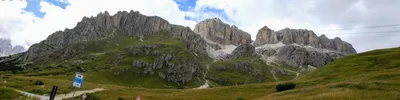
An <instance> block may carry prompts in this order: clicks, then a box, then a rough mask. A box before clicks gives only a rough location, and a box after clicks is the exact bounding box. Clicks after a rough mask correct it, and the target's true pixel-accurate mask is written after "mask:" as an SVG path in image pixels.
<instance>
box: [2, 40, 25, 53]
mask: <svg viewBox="0 0 400 100" xmlns="http://www.w3.org/2000/svg"><path fill="white" fill-rule="evenodd" d="M24 51H25V48H24V47H23V46H20V45H16V46H14V47H13V46H12V45H11V40H10V39H3V38H0V56H7V55H12V54H17V53H21V52H24Z"/></svg>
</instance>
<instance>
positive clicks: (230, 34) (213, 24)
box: [194, 18, 252, 46]
mask: <svg viewBox="0 0 400 100" xmlns="http://www.w3.org/2000/svg"><path fill="white" fill-rule="evenodd" d="M194 32H196V33H198V34H200V35H201V36H202V37H204V38H205V39H208V40H211V41H212V42H215V43H218V44H222V45H230V44H232V45H236V46H238V45H241V44H246V43H250V42H252V41H251V37H250V34H249V33H247V32H244V31H242V30H241V29H239V28H238V27H236V26H235V25H232V26H230V25H228V24H226V23H224V22H222V21H221V20H220V19H218V18H213V19H206V20H204V21H201V22H199V23H198V24H197V25H196V26H195V28H194Z"/></svg>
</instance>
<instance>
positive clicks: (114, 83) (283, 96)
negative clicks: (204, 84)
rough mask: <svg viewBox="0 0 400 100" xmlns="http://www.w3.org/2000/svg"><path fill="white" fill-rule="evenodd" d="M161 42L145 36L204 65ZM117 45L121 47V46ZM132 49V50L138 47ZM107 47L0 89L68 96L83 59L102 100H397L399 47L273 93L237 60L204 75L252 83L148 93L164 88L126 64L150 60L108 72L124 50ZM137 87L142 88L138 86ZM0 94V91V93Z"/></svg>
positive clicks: (353, 58) (339, 63)
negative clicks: (53, 90) (38, 83)
mask: <svg viewBox="0 0 400 100" xmlns="http://www.w3.org/2000/svg"><path fill="white" fill-rule="evenodd" d="M159 38H161V37H153V38H152V37H147V38H146V37H145V38H144V39H143V40H144V41H151V43H156V44H162V45H167V46H171V45H172V46H171V47H173V50H177V51H179V52H182V53H184V54H181V55H179V56H181V57H182V58H184V59H200V62H197V63H199V64H204V62H202V60H204V59H203V58H201V57H198V58H197V57H194V56H193V54H191V53H187V51H186V49H182V48H180V46H179V45H175V46H174V44H176V43H180V42H177V41H178V38H176V37H173V36H171V37H163V38H164V39H162V40H159ZM122 40H123V39H122ZM132 41H136V40H132ZM121 44H122V45H123V43H121ZM133 44H135V45H136V43H133ZM141 44H142V43H137V45H141ZM99 45H100V44H99ZM103 45H104V44H103ZM127 45H128V44H127ZM105 47H107V48H105V49H106V50H101V51H107V52H98V51H96V50H95V49H93V51H91V52H90V55H92V56H93V55H94V56H95V57H94V58H93V59H92V58H90V57H89V58H90V59H92V60H91V61H88V60H87V59H69V60H67V61H64V62H62V63H61V64H63V66H64V67H57V66H58V64H48V65H43V66H42V67H40V69H36V70H33V69H31V70H28V71H26V72H20V73H17V74H12V72H4V71H3V72H0V74H1V75H0V76H1V77H0V82H3V81H4V80H7V83H1V84H0V87H4V86H6V87H7V88H16V89H20V90H25V91H29V90H32V91H34V90H33V89H40V90H43V91H45V93H48V91H50V90H51V86H52V85H59V89H60V90H59V93H62V92H70V91H71V88H69V87H70V86H71V80H72V75H73V71H75V70H76V69H77V68H76V66H73V65H71V64H67V63H69V62H73V61H77V60H82V61H83V62H85V63H84V64H83V65H82V66H80V67H83V68H84V69H86V70H87V71H86V72H85V82H84V85H83V86H84V88H83V89H93V88H96V87H103V88H105V89H106V90H105V91H101V92H96V93H94V95H96V96H98V97H99V98H101V99H103V100H113V99H114V100H115V99H118V97H121V98H124V99H127V100H131V99H135V98H136V97H137V96H141V98H142V99H145V100H176V99H178V100H187V99H197V100H235V99H238V98H244V99H247V100H253V99H255V100H266V99H268V100H292V99H296V100H321V99H323V100H368V99H376V100H399V99H400V97H399V95H400V74H399V73H400V56H399V55H400V48H391V49H382V50H374V51H370V52H365V53H360V54H355V55H350V56H346V57H343V58H340V59H338V60H336V61H334V62H331V63H329V64H328V65H326V66H323V67H322V68H320V69H317V70H315V71H313V72H309V73H305V75H302V76H300V77H299V78H298V79H296V80H291V81H289V82H294V83H295V84H296V88H295V89H292V90H287V91H282V92H276V89H275V86H276V85H277V84H279V83H282V82H273V78H272V75H267V74H265V73H264V75H266V76H265V77H266V78H265V79H270V80H272V81H270V82H268V81H266V80H265V81H264V83H257V81H256V80H255V78H254V77H253V76H251V75H249V74H247V73H242V72H238V71H235V70H234V69H233V67H232V66H233V63H236V62H248V63H251V65H252V66H253V65H257V66H253V67H254V69H258V70H261V71H262V72H269V68H268V67H269V66H267V65H265V66H263V65H264V64H265V63H263V62H260V61H257V59H256V60H254V59H253V58H238V59H234V60H227V61H218V62H215V63H213V64H212V65H211V68H210V72H209V73H208V75H211V76H212V75H214V76H218V77H223V78H226V79H227V80H229V82H232V83H239V82H243V81H247V82H255V83H254V84H248V85H238V86H219V84H216V83H215V82H210V83H211V85H212V86H213V88H208V89H160V88H159V89H157V88H147V87H151V86H154V87H157V86H159V85H164V84H168V83H165V82H160V81H159V80H157V79H156V78H154V77H153V76H148V77H147V76H144V77H143V76H140V78H139V76H135V75H134V74H132V72H134V71H136V70H138V69H133V68H132V69H129V68H131V67H130V66H128V65H127V63H129V61H130V60H143V61H151V60H152V57H148V58H147V57H144V56H138V57H126V58H125V59H126V61H124V60H121V62H119V63H117V65H118V64H120V65H118V66H116V67H115V68H110V67H107V65H110V64H109V63H108V61H110V60H113V59H116V58H117V57H118V56H116V55H117V54H118V53H124V50H122V47H121V48H120V49H109V48H110V47H111V46H105ZM159 50H161V51H163V50H165V51H169V50H171V48H161V49H159ZM185 57H186V58H185ZM193 57H194V58H193ZM89 58H88V59H89ZM184 59H180V60H184ZM176 62H179V61H176ZM260 65H261V66H260ZM49 66H51V67H49ZM212 66H222V67H225V69H226V71H227V72H217V71H215V68H213V67H212ZM46 67H48V68H46ZM95 67H98V68H97V69H98V71H96V68H95ZM120 68H128V69H127V72H126V73H120V74H114V72H115V71H116V70H118V69H120ZM38 70H42V71H38ZM65 71H67V72H65ZM130 74H132V75H130ZM302 74H303V73H302ZM113 75H115V76H113ZM153 79H154V80H153ZM31 80H32V82H31ZM35 80H41V81H43V82H44V83H45V85H46V86H45V88H41V87H38V86H35V85H34V83H33V82H34V81H35ZM146 82H147V83H146ZM283 82H286V81H283ZM138 84H140V85H142V86H139V85H138ZM188 84H190V83H188ZM193 84H195V83H193ZM143 85H148V86H143ZM188 86H190V85H188ZM193 86H195V85H193ZM161 87H162V86H161ZM0 91H2V89H1V88H0ZM5 91H9V92H7V93H11V94H7V96H11V98H15V96H16V94H14V93H15V92H12V90H9V89H6V90H5ZM0 95H1V94H0ZM1 98H3V97H1Z"/></svg>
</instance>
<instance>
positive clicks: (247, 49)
mask: <svg viewBox="0 0 400 100" xmlns="http://www.w3.org/2000/svg"><path fill="white" fill-rule="evenodd" d="M243 56H257V54H256V53H255V48H254V46H253V45H251V44H242V45H240V46H238V47H236V48H235V50H233V52H232V54H231V56H230V57H231V58H236V57H243Z"/></svg>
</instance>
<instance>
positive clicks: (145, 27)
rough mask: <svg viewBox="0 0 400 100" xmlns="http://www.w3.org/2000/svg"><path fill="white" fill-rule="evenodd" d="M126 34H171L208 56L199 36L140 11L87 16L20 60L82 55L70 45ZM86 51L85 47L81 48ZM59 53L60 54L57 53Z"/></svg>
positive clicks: (197, 51) (52, 36) (190, 48)
mask: <svg viewBox="0 0 400 100" xmlns="http://www.w3.org/2000/svg"><path fill="white" fill-rule="evenodd" d="M118 32H120V33H123V34H126V35H130V36H144V35H151V34H155V33H159V32H169V33H171V34H172V35H175V36H181V37H182V43H183V44H184V46H185V47H186V48H187V49H189V50H190V51H192V52H195V53H197V54H206V46H205V45H206V44H205V42H204V40H203V39H202V38H201V36H200V35H198V34H195V33H194V32H193V31H191V30H190V28H188V27H182V26H178V25H172V24H169V22H168V21H166V20H164V19H162V18H160V17H157V16H145V15H142V14H140V13H139V12H137V11H130V12H129V13H128V12H127V11H120V12H118V13H117V14H115V15H112V16H111V15H109V14H108V12H107V11H106V12H105V13H100V14H98V15H97V16H96V17H90V18H88V17H84V18H83V19H82V21H81V22H79V23H78V24H77V25H76V27H75V28H73V29H65V30H64V31H57V32H55V33H53V34H52V35H50V36H48V37H47V38H46V40H43V41H41V42H40V43H37V44H34V45H32V46H31V47H30V48H29V50H28V51H27V52H26V53H24V56H23V57H22V58H20V60H21V61H34V60H35V59H38V58H40V59H45V58H50V56H51V55H54V56H56V55H65V53H66V52H69V53H74V52H76V53H79V50H75V51H74V50H69V49H68V46H69V45H71V44H76V43H80V42H85V41H92V40H100V39H104V38H108V37H112V36H113V35H114V33H118ZM82 48H84V47H82ZM56 51H58V54H55V53H56Z"/></svg>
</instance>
